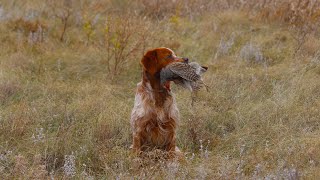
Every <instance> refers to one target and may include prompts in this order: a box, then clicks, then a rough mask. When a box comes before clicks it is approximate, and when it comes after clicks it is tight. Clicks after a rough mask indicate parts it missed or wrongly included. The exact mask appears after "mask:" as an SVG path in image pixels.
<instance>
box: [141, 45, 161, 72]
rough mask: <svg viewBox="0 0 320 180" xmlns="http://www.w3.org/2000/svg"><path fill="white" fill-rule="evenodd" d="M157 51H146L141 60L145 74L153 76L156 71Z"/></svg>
mask: <svg viewBox="0 0 320 180" xmlns="http://www.w3.org/2000/svg"><path fill="white" fill-rule="evenodd" d="M157 63H158V59H157V51H156V50H150V51H148V52H147V53H146V54H145V55H144V56H143V58H142V60H141V64H142V66H143V68H144V70H146V71H147V72H149V73H150V74H154V73H156V71H157Z"/></svg>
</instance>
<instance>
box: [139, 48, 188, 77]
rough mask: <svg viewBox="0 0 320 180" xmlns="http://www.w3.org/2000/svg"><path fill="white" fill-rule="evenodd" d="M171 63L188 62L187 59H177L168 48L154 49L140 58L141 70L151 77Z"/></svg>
mask: <svg viewBox="0 0 320 180" xmlns="http://www.w3.org/2000/svg"><path fill="white" fill-rule="evenodd" d="M173 62H186V63H187V62H188V58H181V57H177V56H176V55H175V53H174V52H173V51H172V50H171V49H169V48H164V47H161V48H156V49H152V50H149V51H148V52H147V53H146V54H145V55H144V56H143V58H142V60H141V64H142V66H143V69H144V70H145V71H146V72H148V73H149V74H151V75H155V74H156V73H159V72H160V71H161V69H162V68H165V67H166V66H167V65H168V64H170V63H173Z"/></svg>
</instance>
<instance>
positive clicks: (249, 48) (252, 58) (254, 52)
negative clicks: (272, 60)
mask: <svg viewBox="0 0 320 180" xmlns="http://www.w3.org/2000/svg"><path fill="white" fill-rule="evenodd" d="M240 57H241V58H242V59H244V60H246V61H247V62H255V63H263V62H264V58H263V55H262V52H261V50H260V48H259V47H257V46H255V45H253V44H252V43H249V44H246V45H244V46H243V47H242V48H241V50H240Z"/></svg>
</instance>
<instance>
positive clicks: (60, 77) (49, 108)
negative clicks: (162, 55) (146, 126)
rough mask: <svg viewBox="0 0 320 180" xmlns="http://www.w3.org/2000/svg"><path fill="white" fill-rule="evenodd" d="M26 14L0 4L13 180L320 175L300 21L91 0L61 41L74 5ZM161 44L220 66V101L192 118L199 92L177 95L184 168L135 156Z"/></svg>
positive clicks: (217, 8) (5, 130)
mask: <svg viewBox="0 0 320 180" xmlns="http://www.w3.org/2000/svg"><path fill="white" fill-rule="evenodd" d="M14 2H15V3H12V2H9V1H8V2H3V3H2V4H1V5H2V6H0V9H2V10H1V11H0V12H1V14H0V15H1V16H2V17H1V18H0V23H1V26H0V32H1V33H0V40H1V42H2V43H1V44H0V106H1V108H0V110H1V111H0V176H1V177H3V178H5V179H12V178H26V179H37V178H38V179H47V178H56V179H67V178H74V179H80V178H83V179H93V178H94V179H109V178H119V179H129V178H132V177H133V178H137V179H150V178H153V179H164V178H165V179H219V178H220V179H258V178H264V179H298V178H302V179H314V178H317V177H318V176H319V175H320V174H319V162H320V153H319V151H318V149H319V148H320V140H319V133H320V130H319V119H320V110H319V109H320V92H319V89H320V81H319V77H320V56H319V53H320V52H319V50H318V49H319V48H320V43H319V41H318V39H319V32H318V30H314V29H313V30H312V31H311V30H310V29H309V30H308V31H307V32H306V31H302V30H299V28H302V26H300V24H298V22H294V23H290V22H292V21H290V22H286V21H285V20H282V19H281V18H279V19H274V16H271V15H270V16H265V14H263V13H265V12H266V9H263V10H261V11H260V10H259V9H255V10H254V11H253V12H252V11H250V12H247V11H246V10H245V9H244V8H246V6H243V7H242V8H240V7H239V6H238V5H237V3H235V4H229V7H228V6H226V5H225V4H223V3H222V4H221V2H223V1H221V2H220V1H216V3H212V2H210V3H209V4H208V5H207V6H205V8H204V7H203V6H201V5H202V4H206V1H205V0H203V1H199V3H198V4H196V3H191V1H190V3H189V5H188V6H187V5H185V4H183V1H176V3H175V4H174V5H173V6H168V7H167V8H163V9H162V7H161V6H157V4H154V3H153V4H152V2H151V1H150V2H151V3H148V2H144V1H132V2H131V1H90V2H89V1H83V2H82V4H81V3H79V2H78V3H76V2H73V3H72V4H71V5H68V8H72V10H71V11H70V12H72V14H71V15H70V17H69V18H68V20H67V21H68V22H67V26H66V29H65V34H64V37H63V39H62V41H60V36H61V33H62V31H63V30H64V28H65V27H64V25H65V24H63V23H61V19H59V17H56V16H55V14H56V13H58V12H59V8H65V7H60V6H61V4H56V5H55V4H51V5H50V6H55V12H52V11H50V8H49V6H47V5H48V4H46V2H45V1H38V0H33V1H32V3H25V2H18V1H14ZM30 2H31V1H30ZM161 2H162V1H161ZM163 2H164V1H163ZM188 2H189V1H188ZM291 3H293V4H295V3H296V2H295V1H291ZM248 6H250V3H248ZM130 7H134V8H130ZM148 7H150V8H148ZM269 7H270V8H274V7H273V5H271V4H270V6H269ZM201 8H202V9H201ZM203 8H204V9H203ZM317 8H318V6H317V7H316V8H315V9H317ZM151 9H154V12H156V13H152V11H151ZM269 10H270V9H269ZM150 11H151V12H150ZM314 11H315V12H316V10H314ZM259 12H261V14H259ZM270 12H277V13H279V11H273V10H272V11H271V10H270ZM299 12H300V11H299ZM30 14H35V15H34V17H32V16H31V15H30ZM315 14H316V13H315ZM300 15H301V16H302V15H304V14H303V13H302V11H301V13H300ZM302 17H304V16H302ZM306 17H307V16H306ZM308 17H309V16H308ZM312 17H313V18H316V16H312ZM20 18H22V19H23V21H21V20H20V21H16V20H18V19H20ZM305 20H306V21H307V20H308V22H309V21H310V22H313V19H311V20H310V19H309V18H305ZM106 21H110V22H111V23H110V22H106ZM36 23H38V24H39V23H40V24H41V27H43V28H42V30H43V31H44V32H43V40H40V39H42V38H40V39H39V38H36V37H38V36H40V35H39V32H38V31H37V32H35V34H33V35H32V29H31V27H32V28H33V27H34V25H30V24H36ZM299 23H300V21H299ZM106 24H107V25H109V26H108V28H109V29H108V31H107V32H108V33H109V34H106ZM307 25H309V24H308V23H306V24H305V26H307ZM314 25H316V24H314ZM30 37H32V38H31V39H30ZM125 37H128V39H127V40H126V38H125ZM300 37H302V38H300ZM298 38H300V39H298ZM223 43H224V45H223ZM226 43H228V45H226ZM248 44H252V45H254V47H255V48H251V49H250V50H249V51H250V52H247V54H248V53H249V54H250V53H251V54H253V56H254V55H255V54H259V55H261V57H260V56H259V58H258V59H259V61H256V60H255V58H254V57H253V58H243V57H242V55H241V51H248V50H246V48H244V47H245V46H247V45H248ZM162 46H164V47H169V48H172V49H173V50H174V51H175V52H176V54H178V55H180V56H183V57H189V58H190V59H193V60H196V61H198V62H200V63H201V64H203V65H207V66H209V70H208V72H207V73H206V74H205V75H204V81H205V83H206V84H207V85H209V86H210V91H209V92H206V91H205V90H203V91H201V92H200V93H199V97H198V101H197V102H196V103H195V106H194V107H191V105H190V104H191V98H190V93H189V92H187V91H186V90H183V89H180V88H177V87H176V86H174V85H173V91H174V92H175V96H176V99H177V103H178V107H179V109H180V114H181V121H180V126H179V129H178V134H177V136H178V139H177V141H178V142H177V143H178V146H179V147H180V149H181V150H182V151H183V152H185V153H186V158H185V160H182V161H167V160H165V159H163V156H162V153H163V152H157V151H155V152H151V153H149V154H148V155H147V157H145V158H137V157H136V156H134V155H133V154H132V153H131V151H130V150H129V146H130V145H131V143H132V139H131V138H132V137H131V129H130V123H129V118H130V113H131V109H132V107H133V102H134V93H135V87H136V84H137V83H138V82H139V81H140V78H141V67H140V65H139V61H140V58H141V57H142V55H143V53H144V52H145V51H146V50H147V49H151V48H154V47H162ZM108 49H109V52H108ZM121 53H123V54H128V56H124V55H122V54H121ZM107 57H109V58H107ZM123 57H125V60H123V59H122V58H123ZM116 64H118V65H117V66H118V67H117V68H112V67H115V65H116Z"/></svg>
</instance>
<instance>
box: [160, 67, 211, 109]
mask: <svg viewBox="0 0 320 180" xmlns="http://www.w3.org/2000/svg"><path fill="white" fill-rule="evenodd" d="M207 69H208V67H205V66H201V65H200V64H198V63H196V62H191V63H182V62H175V63H171V64H169V65H168V66H166V67H165V68H164V69H163V70H162V71H161V73H160V79H161V83H165V82H167V81H173V82H175V83H176V84H177V85H179V86H181V87H183V88H186V89H188V90H189V91H191V93H192V94H191V97H192V105H193V101H194V98H195V97H194V93H196V91H199V90H200V88H201V87H203V86H205V87H206V89H207V90H208V86H207V85H206V84H205V83H204V82H203V80H202V78H201V75H202V74H203V73H205V72H206V71H207Z"/></svg>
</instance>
